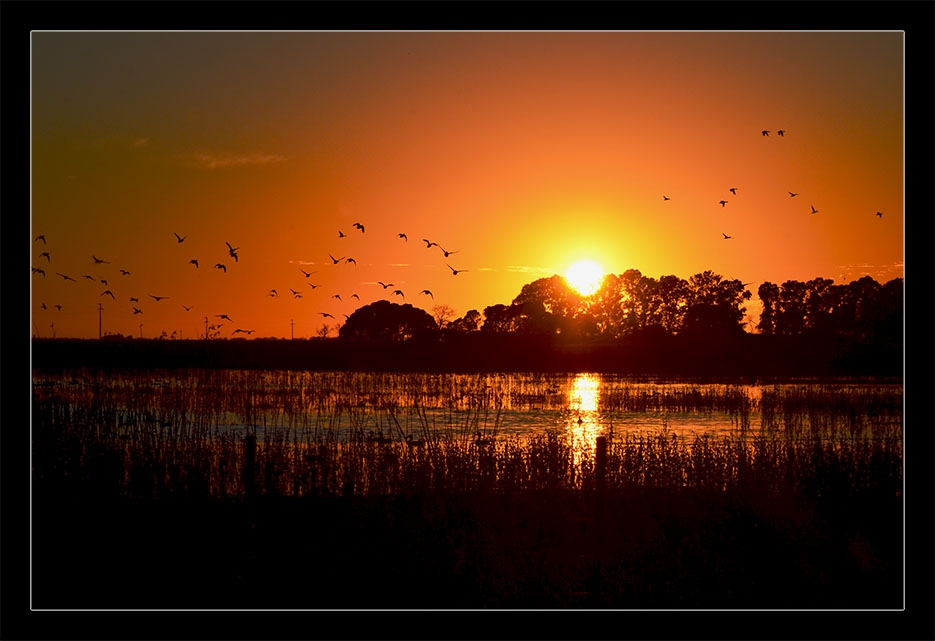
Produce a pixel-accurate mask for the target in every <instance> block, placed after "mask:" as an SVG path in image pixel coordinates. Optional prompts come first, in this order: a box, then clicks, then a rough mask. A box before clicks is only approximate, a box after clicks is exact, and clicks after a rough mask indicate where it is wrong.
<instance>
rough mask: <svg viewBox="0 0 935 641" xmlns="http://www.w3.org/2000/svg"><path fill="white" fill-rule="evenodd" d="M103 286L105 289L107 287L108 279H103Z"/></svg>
mask: <svg viewBox="0 0 935 641" xmlns="http://www.w3.org/2000/svg"><path fill="white" fill-rule="evenodd" d="M101 285H103V286H104V287H107V279H106V278H102V279H101Z"/></svg>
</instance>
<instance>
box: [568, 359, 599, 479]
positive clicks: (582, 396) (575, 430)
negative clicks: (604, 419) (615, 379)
mask: <svg viewBox="0 0 935 641" xmlns="http://www.w3.org/2000/svg"><path fill="white" fill-rule="evenodd" d="M600 389H601V378H600V375H597V374H578V376H577V377H576V378H575V380H574V382H573V383H572V385H571V389H570V390H569V391H568V410H569V411H568V416H567V419H566V421H565V423H566V425H565V429H566V431H567V432H568V433H569V434H571V436H572V440H573V442H574V451H575V463H578V461H579V459H580V457H581V454H582V453H583V452H584V451H585V450H586V451H589V452H590V451H593V450H594V447H595V443H596V442H597V437H598V436H600V432H601V425H600V414H599V413H598V409H599V401H600Z"/></svg>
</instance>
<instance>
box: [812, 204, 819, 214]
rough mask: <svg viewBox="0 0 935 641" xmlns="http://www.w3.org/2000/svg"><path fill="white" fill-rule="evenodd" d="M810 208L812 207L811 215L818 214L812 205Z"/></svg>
mask: <svg viewBox="0 0 935 641" xmlns="http://www.w3.org/2000/svg"><path fill="white" fill-rule="evenodd" d="M811 207H812V213H813V214H817V213H818V210H817V209H815V205H812V206H811Z"/></svg>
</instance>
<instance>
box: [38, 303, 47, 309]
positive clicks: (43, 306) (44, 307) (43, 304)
mask: <svg viewBox="0 0 935 641" xmlns="http://www.w3.org/2000/svg"><path fill="white" fill-rule="evenodd" d="M40 307H42V309H49V308H48V307H46V306H45V303H42V305H40Z"/></svg>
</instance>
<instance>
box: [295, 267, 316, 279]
mask: <svg viewBox="0 0 935 641" xmlns="http://www.w3.org/2000/svg"><path fill="white" fill-rule="evenodd" d="M299 271H300V272H302V273H303V274H305V277H306V278H308V277H309V276H311V275H312V274H317V273H318V272H307V271H305V270H304V269H302V268H301V267H300V268H299Z"/></svg>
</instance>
